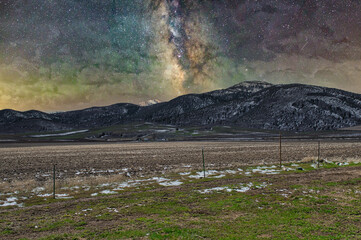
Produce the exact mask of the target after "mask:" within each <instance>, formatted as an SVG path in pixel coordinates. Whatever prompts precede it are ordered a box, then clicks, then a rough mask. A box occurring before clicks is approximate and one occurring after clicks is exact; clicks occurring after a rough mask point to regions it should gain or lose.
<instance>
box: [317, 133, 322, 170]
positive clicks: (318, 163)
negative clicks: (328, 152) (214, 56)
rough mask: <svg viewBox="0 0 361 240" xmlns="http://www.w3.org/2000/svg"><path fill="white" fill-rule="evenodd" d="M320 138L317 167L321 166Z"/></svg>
mask: <svg viewBox="0 0 361 240" xmlns="http://www.w3.org/2000/svg"><path fill="white" fill-rule="evenodd" d="M320 144H321V143H320V140H318V154H317V168H320Z"/></svg>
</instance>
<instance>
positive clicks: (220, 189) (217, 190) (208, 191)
mask: <svg viewBox="0 0 361 240" xmlns="http://www.w3.org/2000/svg"><path fill="white" fill-rule="evenodd" d="M224 190H226V191H227V192H232V189H230V188H229V187H214V188H209V189H204V190H198V192H200V193H211V192H219V191H224Z"/></svg>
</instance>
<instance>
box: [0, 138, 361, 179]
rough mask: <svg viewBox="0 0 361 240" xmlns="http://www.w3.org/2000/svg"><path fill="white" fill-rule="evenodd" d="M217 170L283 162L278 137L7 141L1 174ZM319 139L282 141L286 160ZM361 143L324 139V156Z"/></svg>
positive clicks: (351, 151) (311, 153)
mask: <svg viewBox="0 0 361 240" xmlns="http://www.w3.org/2000/svg"><path fill="white" fill-rule="evenodd" d="M202 148H204V153H205V161H206V166H207V167H211V168H213V169H222V168H236V167H238V166H245V165H260V164H275V163H278V162H279V143H278V142H151V143H122V144H116V143H99V144H97V143H91V144H87V143H74V144H72V143H58V144H56V143H49V144H46V143H42V144H36V143H34V144H3V145H2V146H1V147H0V158H1V166H0V176H1V177H2V180H3V181H7V182H11V181H13V180H16V179H18V180H24V179H34V180H36V181H45V180H47V179H50V178H51V176H50V175H51V174H52V168H53V164H56V165H57V178H61V179H64V178H69V177H81V176H89V175H111V174H119V173H121V172H123V173H124V174H126V175H127V176H129V175H130V176H140V175H152V174H157V175H159V174H160V173H167V172H172V171H181V170H183V169H187V168H191V169H192V170H199V169H201V168H202V155H201V150H202ZM317 148H318V146H317V142H298V141H293V142H283V143H282V159H283V161H284V162H286V163H287V162H297V161H300V160H302V159H304V158H310V157H317ZM360 149H361V143H360V142H322V143H321V158H322V159H328V160H332V161H333V160H336V161H344V160H346V159H348V158H354V159H358V158H359V157H360V155H361V152H360Z"/></svg>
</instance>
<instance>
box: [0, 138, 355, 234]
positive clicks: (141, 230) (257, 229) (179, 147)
mask: <svg viewBox="0 0 361 240" xmlns="http://www.w3.org/2000/svg"><path fill="white" fill-rule="evenodd" d="M360 145H361V143H358V142H323V143H321V159H323V160H327V161H323V162H322V163H321V164H320V167H318V166H317V164H315V163H314V161H312V160H315V159H316V157H317V150H318V144H317V142H295V141H288V142H283V144H282V159H283V160H284V162H283V163H284V166H283V167H282V168H280V167H279V165H278V163H279V143H278V142H248V143H246V142H154V143H127V144H115V143H112V144H104V143H100V144H94V143H92V144H89V143H74V144H69V143H58V144H55V143H43V144H35V143H34V144H4V145H2V146H1V147H0V156H1V167H0V174H1V177H2V178H3V181H2V182H0V218H1V220H0V239H43V240H51V239H52V240H55V239H57V240H60V239H64V240H68V239H69V240H70V239H73V240H74V239H78V240H84V239H199V238H205V239H224V238H228V239H238V238H239V236H242V237H244V239H255V238H265V239H299V238H304V239H358V236H360V230H359V229H360V227H361V225H360V221H359V217H360V212H361V207H360V206H361V200H360V199H361V198H360V194H361V171H360V168H361V162H360V156H359V154H360V152H359V149H361V148H360V147H361V146H360ZM202 148H204V152H205V162H206V170H207V171H206V178H203V172H201V171H200V170H201V169H202V152H201V150H202ZM53 164H57V171H56V177H57V181H56V193H57V195H56V199H53V198H52V183H51V179H52V171H51V170H52V167H53ZM340 226H342V227H340Z"/></svg>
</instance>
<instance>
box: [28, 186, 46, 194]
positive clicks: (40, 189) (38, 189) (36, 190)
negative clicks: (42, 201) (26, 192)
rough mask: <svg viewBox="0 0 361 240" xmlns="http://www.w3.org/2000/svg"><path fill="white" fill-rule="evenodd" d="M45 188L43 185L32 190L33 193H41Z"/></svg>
mask: <svg viewBox="0 0 361 240" xmlns="http://www.w3.org/2000/svg"><path fill="white" fill-rule="evenodd" d="M44 190H45V188H43V187H36V188H34V189H33V190H31V192H33V193H39V192H42V191H44Z"/></svg>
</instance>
